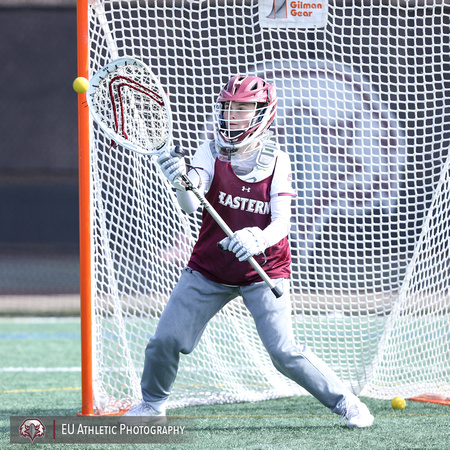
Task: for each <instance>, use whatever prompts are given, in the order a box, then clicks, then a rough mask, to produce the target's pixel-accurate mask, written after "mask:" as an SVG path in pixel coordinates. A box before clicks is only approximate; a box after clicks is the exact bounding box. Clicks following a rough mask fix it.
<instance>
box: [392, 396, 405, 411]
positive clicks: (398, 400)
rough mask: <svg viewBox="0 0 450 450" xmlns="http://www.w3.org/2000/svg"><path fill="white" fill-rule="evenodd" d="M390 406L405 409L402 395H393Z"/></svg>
mask: <svg viewBox="0 0 450 450" xmlns="http://www.w3.org/2000/svg"><path fill="white" fill-rule="evenodd" d="M391 406H392V408H394V409H405V406H406V400H405V399H404V398H403V397H394V398H393V399H392V400H391Z"/></svg>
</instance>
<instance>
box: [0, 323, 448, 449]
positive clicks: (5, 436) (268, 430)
mask: <svg viewBox="0 0 450 450" xmlns="http://www.w3.org/2000/svg"><path fill="white" fill-rule="evenodd" d="M0 339H1V344H0V345H1V347H0V348H1V358H0V405H1V417H0V420H1V422H0V427H1V434H0V448H2V449H7V448H34V447H36V446H39V448H105V449H106V448H145V447H146V446H145V445H134V446H133V445H131V444H127V445H122V446H119V445H111V444H108V445H106V444H105V445H87V444H83V445H74V444H67V445H61V444H59V445H42V444H38V441H37V440H35V443H34V444H31V442H30V444H29V445H20V444H16V445H12V444H9V438H10V436H9V418H10V416H28V415H30V416H31V415H32V416H75V415H76V414H78V413H79V412H80V410H81V372H80V324H79V320H78V319H76V318H36V319H33V318H30V319H27V318H1V319H0ZM364 401H365V402H366V403H367V404H368V406H369V408H370V409H371V411H372V413H373V414H374V415H375V424H374V426H373V427H372V428H370V429H363V430H350V429H347V428H346V427H344V426H342V425H339V418H338V417H337V416H335V415H333V414H331V413H329V411H328V410H327V409H326V408H324V407H323V406H322V405H320V404H319V403H318V402H317V401H316V400H315V399H313V398H312V397H298V398H287V399H279V400H270V401H264V402H258V403H240V404H230V405H216V406H199V407H190V408H182V409H172V410H169V412H168V415H172V416H177V417H181V418H189V420H193V422H192V423H193V425H191V430H190V435H191V438H192V443H190V444H179V445H178V446H175V447H174V446H171V445H168V444H167V445H164V446H163V448H166V449H169V448H186V449H214V450H220V449H347V448H348V449H402V448H405V449H426V448H430V449H431V448H433V449H450V407H449V406H442V405H434V404H428V403H418V402H412V401H408V402H407V407H406V409H405V410H404V411H401V412H394V411H393V410H392V408H391V407H390V402H389V401H384V400H374V399H364ZM190 423H191V422H190ZM148 447H149V448H155V445H148Z"/></svg>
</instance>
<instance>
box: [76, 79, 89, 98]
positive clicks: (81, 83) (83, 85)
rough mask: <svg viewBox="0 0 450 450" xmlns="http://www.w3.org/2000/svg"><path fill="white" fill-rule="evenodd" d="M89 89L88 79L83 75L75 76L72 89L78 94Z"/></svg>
mask: <svg viewBox="0 0 450 450" xmlns="http://www.w3.org/2000/svg"><path fill="white" fill-rule="evenodd" d="M88 89H89V81H88V80H87V79H86V78H84V77H78V78H75V80H74V81H73V90H74V91H75V92H78V93H79V94H83V93H85V92H86V91H87V90H88Z"/></svg>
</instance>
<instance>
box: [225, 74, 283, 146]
mask: <svg viewBox="0 0 450 450" xmlns="http://www.w3.org/2000/svg"><path fill="white" fill-rule="evenodd" d="M232 102H244V103H254V104H255V114H254V117H253V119H252V120H251V122H250V124H249V125H248V126H247V127H245V128H244V129H242V130H237V131H236V130H233V131H232V130H230V129H229V128H228V125H227V123H226V121H225V120H224V111H225V105H228V106H227V108H230V107H231V105H232ZM276 107H277V94H276V91H275V87H274V86H273V85H272V84H269V83H266V82H265V81H264V80H263V79H262V78H259V77H253V76H236V77H233V78H231V79H230V81H229V82H228V83H227V84H226V85H225V86H224V87H223V88H222V90H221V91H220V94H219V97H218V98H217V103H216V141H217V144H218V145H219V146H220V147H225V148H229V149H237V148H240V147H242V146H244V145H247V144H250V143H251V142H253V141H255V140H256V139H257V138H259V137H260V136H261V134H262V133H264V131H266V130H267V129H268V128H269V127H270V125H271V124H272V122H273V120H274V118H275V112H276Z"/></svg>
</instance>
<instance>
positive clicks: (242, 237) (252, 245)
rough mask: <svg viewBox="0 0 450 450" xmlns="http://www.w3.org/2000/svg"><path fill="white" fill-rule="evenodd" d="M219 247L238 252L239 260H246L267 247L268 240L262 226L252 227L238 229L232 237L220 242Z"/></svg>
mask: <svg viewBox="0 0 450 450" xmlns="http://www.w3.org/2000/svg"><path fill="white" fill-rule="evenodd" d="M218 245H219V247H220V248H222V249H223V250H229V251H231V252H233V253H236V258H237V259H238V260H239V261H245V260H246V259H248V258H250V256H253V255H259V254H260V253H262V252H263V251H264V250H265V249H266V248H267V241H266V239H265V237H264V233H263V231H262V230H261V228H258V227H251V228H243V229H242V230H238V231H236V232H235V233H234V234H233V236H232V237H231V238H229V237H226V238H225V239H222V240H221V241H220V242H219V244H218Z"/></svg>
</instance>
